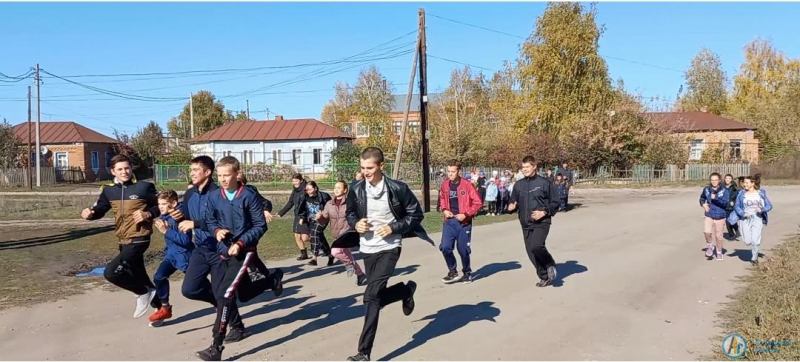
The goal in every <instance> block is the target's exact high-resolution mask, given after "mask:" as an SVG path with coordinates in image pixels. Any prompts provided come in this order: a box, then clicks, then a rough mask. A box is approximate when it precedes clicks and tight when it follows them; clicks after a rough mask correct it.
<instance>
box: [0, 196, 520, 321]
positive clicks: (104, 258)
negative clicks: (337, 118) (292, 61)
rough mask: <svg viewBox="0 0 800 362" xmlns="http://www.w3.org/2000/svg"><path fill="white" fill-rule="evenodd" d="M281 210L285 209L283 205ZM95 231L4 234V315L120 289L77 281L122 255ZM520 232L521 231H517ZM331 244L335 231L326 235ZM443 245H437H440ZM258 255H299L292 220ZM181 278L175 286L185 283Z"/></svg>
mask: <svg viewBox="0 0 800 362" xmlns="http://www.w3.org/2000/svg"><path fill="white" fill-rule="evenodd" d="M281 206H282V205H281ZM510 220H516V215H502V216H495V217H489V216H482V217H479V218H477V219H475V221H474V223H475V225H485V224H491V223H497V222H503V221H510ZM86 225H87V227H91V228H90V229H83V230H64V229H44V228H41V229H27V230H6V231H3V235H4V237H3V240H4V241H2V242H0V275H3V276H4V277H3V278H0V309H5V308H9V307H13V306H22V305H30V304H34V303H43V302H49V301H54V300H58V299H63V298H66V297H68V296H70V295H75V294H79V293H82V292H83V291H85V290H87V289H89V288H93V287H96V286H97V285H101V286H103V287H109V288H111V289H116V288H114V287H113V286H111V285H110V284H109V283H107V282H106V281H105V280H104V279H103V278H102V277H86V278H77V277H75V276H74V275H75V274H76V273H80V272H86V271H89V270H91V269H92V268H93V267H96V266H102V265H105V264H106V263H107V262H108V261H110V260H111V259H112V258H114V257H115V256H116V255H117V254H118V252H119V250H118V244H117V241H116V238H115V237H114V231H113V227H111V226H105V227H99V228H98V227H97V226H96V225H95V226H92V223H91V222H88V221H87V222H86ZM423 226H424V227H425V229H426V230H427V231H428V232H429V233H435V232H440V231H441V230H442V216H441V214H439V213H435V212H432V213H427V214H426V215H425V219H424V220H423ZM515 227H516V225H515ZM326 234H327V237H328V241H329V242H332V241H333V239H332V238H331V235H330V231H329V230H326ZM437 241H438V240H437ZM163 249H164V237H163V235H161V233H159V232H155V233H154V234H153V238H152V242H151V244H150V249H148V251H147V254H146V260H147V269H148V271H149V273H150V277H152V276H153V274H154V273H155V270H156V268H157V267H158V265H159V263H160V262H161V260H162V258H163V254H162V251H163ZM258 253H259V255H260V256H261V257H262V258H263V259H266V260H283V259H287V258H290V257H294V256H296V255H297V254H298V250H297V246H296V245H295V242H294V236H293V233H292V218H291V216H290V215H287V217H284V218H280V219H274V220H273V221H272V222H271V223H270V224H269V231H268V232H267V233H266V235H264V237H263V238H262V239H261V242H260V243H259V246H258ZM182 277H183V274H181V273H176V274H175V275H173V276H172V280H180V279H181V278H182Z"/></svg>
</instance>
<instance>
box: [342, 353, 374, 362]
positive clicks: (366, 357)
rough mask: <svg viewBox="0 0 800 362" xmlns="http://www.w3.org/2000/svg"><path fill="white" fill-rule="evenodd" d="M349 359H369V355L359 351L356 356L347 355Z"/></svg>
mask: <svg viewBox="0 0 800 362" xmlns="http://www.w3.org/2000/svg"><path fill="white" fill-rule="evenodd" d="M347 360H348V361H369V355H368V354H364V353H361V352H359V353H358V354H357V355H355V356H350V357H347Z"/></svg>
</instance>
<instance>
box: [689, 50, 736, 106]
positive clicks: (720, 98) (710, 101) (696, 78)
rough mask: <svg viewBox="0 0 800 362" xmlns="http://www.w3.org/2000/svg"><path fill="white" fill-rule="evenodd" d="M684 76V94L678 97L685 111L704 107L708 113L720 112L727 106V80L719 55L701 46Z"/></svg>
mask: <svg viewBox="0 0 800 362" xmlns="http://www.w3.org/2000/svg"><path fill="white" fill-rule="evenodd" d="M684 76H685V78H686V86H687V91H686V95H685V96H684V97H683V98H681V99H680V107H681V109H683V110H686V111H700V110H703V109H705V110H706V111H707V112H709V113H713V114H717V115H719V114H722V113H724V112H725V110H726V108H727V97H728V93H727V90H726V84H727V82H728V78H727V75H725V71H724V70H722V62H721V61H720V59H719V55H717V54H715V53H713V52H711V51H710V50H708V49H706V48H703V49H701V50H700V52H699V53H697V55H695V57H694V59H692V65H691V67H690V68H689V70H687V71H686V73H685V74H684Z"/></svg>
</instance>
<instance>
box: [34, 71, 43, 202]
mask: <svg viewBox="0 0 800 362" xmlns="http://www.w3.org/2000/svg"><path fill="white" fill-rule="evenodd" d="M35 79H36V187H42V166H41V163H42V162H41V161H42V155H41V150H42V144H41V139H40V138H39V134H40V129H39V128H40V126H39V123H40V122H41V121H42V97H41V92H40V89H39V88H40V87H39V84H40V83H41V82H42V78H41V76H40V75H39V64H36V77H35Z"/></svg>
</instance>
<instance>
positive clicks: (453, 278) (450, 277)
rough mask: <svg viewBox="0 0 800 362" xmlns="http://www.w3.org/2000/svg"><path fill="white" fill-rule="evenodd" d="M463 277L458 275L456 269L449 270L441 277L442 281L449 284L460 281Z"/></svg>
mask: <svg viewBox="0 0 800 362" xmlns="http://www.w3.org/2000/svg"><path fill="white" fill-rule="evenodd" d="M463 278H464V277H463V276H459V275H458V272H457V271H451V272H449V273H447V275H445V276H444V278H442V282H444V283H446V284H451V283H455V282H458V281H461V279H463Z"/></svg>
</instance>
